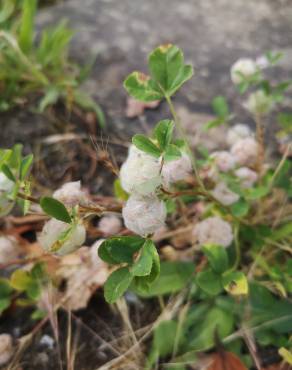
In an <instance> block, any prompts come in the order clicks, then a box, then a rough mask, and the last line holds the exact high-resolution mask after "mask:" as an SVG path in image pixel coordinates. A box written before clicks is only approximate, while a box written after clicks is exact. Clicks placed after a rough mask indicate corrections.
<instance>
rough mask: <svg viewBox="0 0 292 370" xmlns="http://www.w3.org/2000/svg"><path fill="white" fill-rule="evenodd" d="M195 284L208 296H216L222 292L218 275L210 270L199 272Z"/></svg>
mask: <svg viewBox="0 0 292 370" xmlns="http://www.w3.org/2000/svg"><path fill="white" fill-rule="evenodd" d="M196 282H197V284H198V286H199V287H200V288H201V289H202V290H203V291H204V292H205V293H207V294H209V295H217V294H219V293H220V292H221V291H222V284H221V281H220V275H219V274H216V273H215V272H213V271H212V270H206V271H202V272H199V273H198V274H197V276H196Z"/></svg>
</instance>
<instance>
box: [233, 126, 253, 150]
mask: <svg viewBox="0 0 292 370" xmlns="http://www.w3.org/2000/svg"><path fill="white" fill-rule="evenodd" d="M251 136H252V132H251V129H250V128H249V127H248V126H247V125H245V124H243V123H238V124H237V125H234V126H233V127H231V128H230V129H229V130H228V131H227V143H228V144H229V145H230V146H232V145H234V144H235V143H237V142H238V141H239V140H241V139H245V138H247V137H251Z"/></svg>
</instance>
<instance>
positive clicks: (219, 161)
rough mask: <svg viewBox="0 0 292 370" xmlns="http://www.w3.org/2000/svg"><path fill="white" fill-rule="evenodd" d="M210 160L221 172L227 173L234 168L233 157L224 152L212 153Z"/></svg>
mask: <svg viewBox="0 0 292 370" xmlns="http://www.w3.org/2000/svg"><path fill="white" fill-rule="evenodd" d="M211 158H213V159H214V162H215V165H216V166H217V167H218V169H219V171H221V172H228V171H230V170H233V168H234V167H235V160H234V157H233V156H232V155H231V154H230V153H229V152H227V151H225V150H222V151H218V152H214V153H212V154H211Z"/></svg>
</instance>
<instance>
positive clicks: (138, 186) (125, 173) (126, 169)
mask: <svg viewBox="0 0 292 370" xmlns="http://www.w3.org/2000/svg"><path fill="white" fill-rule="evenodd" d="M160 169H161V162H160V160H159V159H157V158H154V157H152V156H150V155H148V154H147V153H145V152H143V151H141V150H139V149H137V148H135V147H133V146H132V147H131V148H130V150H129V155H128V158H127V160H126V162H124V164H123V165H122V167H121V170H120V180H121V185H122V187H123V189H124V190H125V191H126V192H128V193H130V194H132V193H135V194H140V195H147V194H151V193H153V192H154V191H155V190H156V188H157V187H158V186H160V185H161V183H162V177H161V175H160Z"/></svg>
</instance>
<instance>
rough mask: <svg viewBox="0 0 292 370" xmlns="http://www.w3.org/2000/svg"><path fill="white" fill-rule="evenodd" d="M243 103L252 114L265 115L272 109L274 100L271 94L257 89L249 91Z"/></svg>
mask: <svg viewBox="0 0 292 370" xmlns="http://www.w3.org/2000/svg"><path fill="white" fill-rule="evenodd" d="M243 105H244V107H245V108H246V109H247V110H248V111H249V112H250V113H251V114H253V115H257V114H260V115H266V114H268V113H270V111H271V110H272V109H273V107H274V102H273V100H272V97H271V96H269V95H267V94H266V93H265V92H264V91H263V90H258V91H255V92H253V93H251V94H250V95H249V97H248V99H247V101H246V102H245V103H244V104H243Z"/></svg>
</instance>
